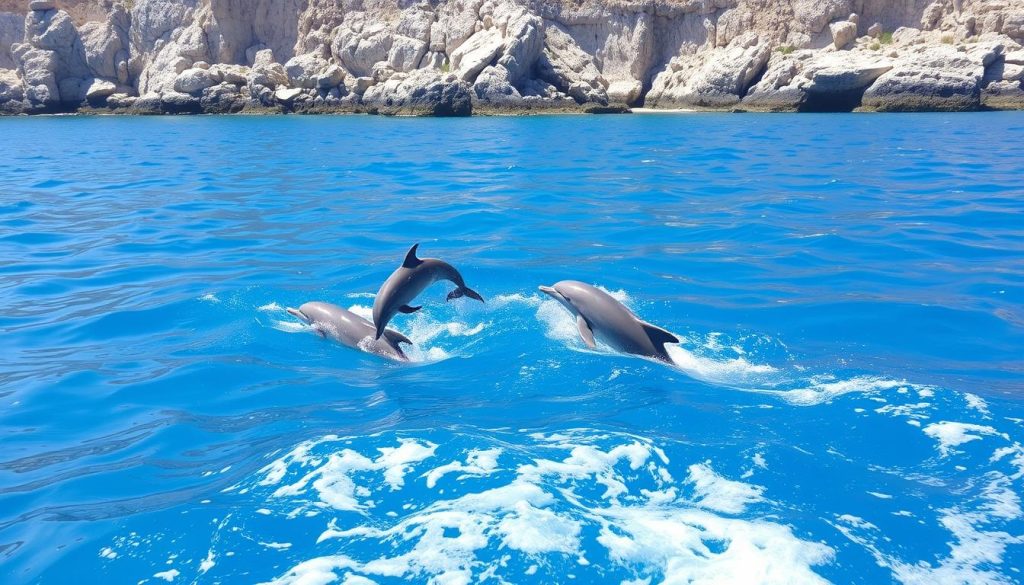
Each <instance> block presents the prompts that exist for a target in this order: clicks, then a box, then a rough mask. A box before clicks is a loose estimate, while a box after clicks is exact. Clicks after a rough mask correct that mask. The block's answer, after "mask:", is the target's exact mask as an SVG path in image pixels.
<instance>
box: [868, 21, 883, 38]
mask: <svg viewBox="0 0 1024 585" xmlns="http://www.w3.org/2000/svg"><path fill="white" fill-rule="evenodd" d="M868 36H869V37H871V38H873V39H877V38H879V37H881V36H882V24H881V23H878V22H876V23H875V24H872V25H871V26H869V27H868Z"/></svg>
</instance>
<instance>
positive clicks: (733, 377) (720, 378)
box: [665, 344, 779, 385]
mask: <svg viewBox="0 0 1024 585" xmlns="http://www.w3.org/2000/svg"><path fill="white" fill-rule="evenodd" d="M665 350H666V351H667V352H668V355H669V357H670V358H672V361H673V362H674V363H675V365H676V367H677V368H679V369H680V370H682V371H683V372H684V373H686V374H687V375H688V376H690V377H692V378H696V379H698V380H702V381H704V382H712V383H716V384H726V385H742V384H750V383H763V382H765V381H768V380H770V379H772V378H773V377H774V376H776V375H777V374H778V373H779V370H778V369H777V368H775V367H774V366H770V365H767V364H755V363H751V362H750V361H748V360H747V359H746V358H744V357H735V358H721V359H716V358H712V357H705V356H701V355H698V354H696V353H694V352H691V351H689V350H687V349H686V348H684V347H682V346H680V345H676V344H667V345H666V346H665Z"/></svg>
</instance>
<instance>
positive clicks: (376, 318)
mask: <svg viewBox="0 0 1024 585" xmlns="http://www.w3.org/2000/svg"><path fill="white" fill-rule="evenodd" d="M418 247H419V244H414V245H413V247H412V248H409V252H408V253H407V254H406V255H405V261H404V262H402V265H401V266H399V267H398V269H397V270H395V271H394V272H392V273H391V276H389V277H388V279H387V280H385V281H384V284H383V285H381V287H380V290H379V291H378V292H377V298H375V299H374V300H373V323H374V325H376V326H377V337H376V339H380V336H381V333H383V332H384V328H385V327H387V325H388V321H390V320H391V318H392V317H394V316H395V313H398V312H402V313H415V312H416V311H419V310H420V309H421V308H422V307H410V306H409V303H411V302H412V300H413V299H415V298H416V297H417V296H419V294H420V293H421V292H423V289H425V288H427V287H428V286H430V285H431V284H434V283H435V282H437V281H438V280H450V281H452V282H454V283H455V286H456V287H458V288H456V289H455V290H453V291H452V292H450V293H448V299H447V300H449V301H450V300H452V299H457V298H459V297H462V296H467V297H469V298H471V299H476V300H478V301H480V302H481V303H482V302H484V299H483V297H481V296H480V295H479V294H477V292H476V291H475V290H473V289H471V288H469V287H468V286H466V281H464V280H462V275H461V274H459V271H458V270H456V269H455V267H454V266H452V265H451V264H448V263H447V262H444V261H443V260H438V259H437V258H423V259H420V258H417V257H416V248H418Z"/></svg>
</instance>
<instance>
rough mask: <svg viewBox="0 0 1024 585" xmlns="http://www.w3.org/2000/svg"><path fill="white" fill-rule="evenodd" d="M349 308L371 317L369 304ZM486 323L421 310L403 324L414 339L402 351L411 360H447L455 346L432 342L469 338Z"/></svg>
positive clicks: (484, 326)
mask: <svg viewBox="0 0 1024 585" xmlns="http://www.w3.org/2000/svg"><path fill="white" fill-rule="evenodd" d="M348 310H349V311H351V312H353V313H355V314H356V315H359V316H360V317H363V318H364V319H367V320H372V319H373V307H371V306H366V305H352V306H351V307H349V309H348ZM489 325H490V324H489V323H484V322H479V323H475V324H468V323H464V322H462V321H459V320H453V321H441V320H438V319H436V318H434V317H432V316H431V315H430V314H429V313H427V312H425V311H424V310H422V309H421V310H420V311H419V312H417V313H415V314H414V315H413V316H412V318H411V319H409V320H406V321H404V322H403V323H402V327H401V330H402V331H403V333H405V335H406V337H408V338H409V339H410V340H412V342H413V346H412V347H408V346H406V347H405V348H403V351H404V352H405V354H406V357H408V358H409V361H411V362H417V363H435V362H439V361H442V360H446V359H449V358H451V357H452V355H453V352H452V349H454V348H445V347H441V346H439V345H432V344H433V343H435V342H441V343H451V341H452V340H453V339H454V338H471V337H474V336H476V335H479V334H480V333H482V332H483V331H484V330H486V329H487V327H488V326H489ZM391 326H392V327H393V328H395V327H394V326H393V325H391ZM396 329H398V328H396Z"/></svg>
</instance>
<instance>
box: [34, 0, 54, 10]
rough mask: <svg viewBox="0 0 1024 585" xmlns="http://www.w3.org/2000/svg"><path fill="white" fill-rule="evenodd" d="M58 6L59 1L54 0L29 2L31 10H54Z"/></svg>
mask: <svg viewBox="0 0 1024 585" xmlns="http://www.w3.org/2000/svg"><path fill="white" fill-rule="evenodd" d="M56 7H57V3H56V2H54V1H53V0H31V2H29V3H28V9H29V10H40V11H44V12H45V11H47V10H53V9H54V8H56Z"/></svg>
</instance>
